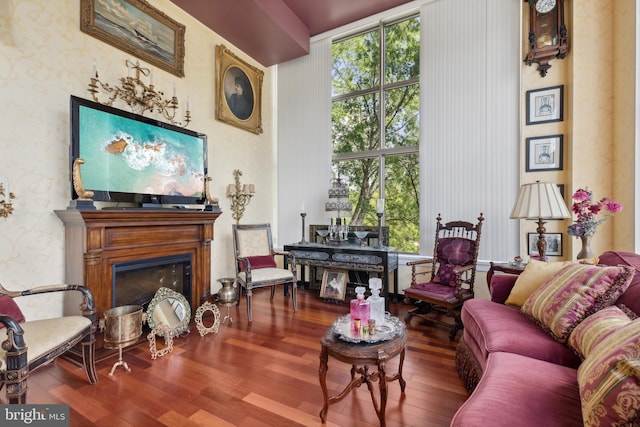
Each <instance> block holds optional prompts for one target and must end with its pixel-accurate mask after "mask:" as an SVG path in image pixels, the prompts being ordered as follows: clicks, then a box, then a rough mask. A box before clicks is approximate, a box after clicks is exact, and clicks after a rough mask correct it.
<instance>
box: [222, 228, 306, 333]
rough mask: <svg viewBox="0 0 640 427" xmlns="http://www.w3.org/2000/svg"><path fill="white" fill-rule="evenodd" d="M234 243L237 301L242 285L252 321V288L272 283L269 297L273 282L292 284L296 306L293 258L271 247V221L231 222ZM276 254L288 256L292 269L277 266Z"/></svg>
mask: <svg viewBox="0 0 640 427" xmlns="http://www.w3.org/2000/svg"><path fill="white" fill-rule="evenodd" d="M233 245H234V250H235V257H236V263H235V264H236V280H237V283H238V301H237V303H238V304H239V303H240V297H241V296H242V295H241V293H242V289H243V288H244V289H246V291H247V318H248V320H249V321H250V322H251V321H252V320H253V316H252V314H251V311H252V310H251V299H252V298H253V289H254V288H261V287H265V286H271V299H272V300H273V295H274V293H275V287H276V285H285V286H287V285H288V284H289V283H291V285H292V291H291V298H292V299H293V311H296V310H297V309H298V302H297V299H296V298H297V293H298V289H297V288H298V284H297V274H296V260H295V257H294V256H293V254H291V253H289V252H277V251H274V250H273V240H272V237H271V225H270V224H248V225H245V224H242V225H240V224H234V225H233ZM275 255H280V256H284V257H287V265H288V266H289V267H290V268H291V269H286V268H280V267H278V266H277V264H276V260H275Z"/></svg>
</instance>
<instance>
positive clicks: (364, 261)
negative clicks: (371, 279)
mask: <svg viewBox="0 0 640 427" xmlns="http://www.w3.org/2000/svg"><path fill="white" fill-rule="evenodd" d="M284 250H285V251H288V252H291V253H292V254H293V255H294V256H295V257H296V263H297V264H298V265H308V266H310V267H324V268H342V269H345V270H354V271H367V272H374V273H377V274H379V275H381V276H382V294H381V296H384V297H385V305H386V307H387V309H388V308H389V296H390V294H389V273H393V291H394V292H393V295H394V296H395V295H397V294H398V252H397V251H396V249H395V248H391V247H387V246H383V247H380V248H376V247H373V246H360V245H356V244H350V243H347V244H342V245H332V244H322V243H311V242H305V243H292V244H289V245H284Z"/></svg>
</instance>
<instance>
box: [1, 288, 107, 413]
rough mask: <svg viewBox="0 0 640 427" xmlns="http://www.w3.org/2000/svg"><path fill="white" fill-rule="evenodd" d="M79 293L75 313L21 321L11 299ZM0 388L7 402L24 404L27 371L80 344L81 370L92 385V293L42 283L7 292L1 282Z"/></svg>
mask: <svg viewBox="0 0 640 427" xmlns="http://www.w3.org/2000/svg"><path fill="white" fill-rule="evenodd" d="M71 291H78V292H81V293H82V296H83V301H82V303H81V304H80V310H81V313H80V311H79V312H78V315H76V316H63V317H59V318H53V319H45V320H34V321H23V320H24V316H23V315H22V312H21V311H20V309H19V308H18V306H17V305H16V304H15V302H14V301H13V299H12V298H15V297H23V296H30V295H38V294H44V293H50V292H71ZM0 323H1V324H2V325H3V326H4V328H2V329H0V342H1V343H2V347H1V348H0V388H2V387H3V386H5V387H6V395H7V401H8V402H9V403H12V404H13V403H21V404H22V403H26V400H27V388H28V386H27V380H28V378H29V373H30V372H31V371H33V370H34V369H36V368H38V367H40V366H42V365H45V364H47V363H49V362H51V361H52V360H54V359H55V358H56V357H58V356H60V355H61V354H63V353H65V352H66V351H67V350H69V349H71V348H72V347H74V346H75V345H76V344H80V346H81V348H82V359H83V365H84V370H85V372H86V374H87V377H88V378H89V382H90V383H91V384H95V383H96V382H97V381H98V376H97V374H96V368H95V331H96V327H97V324H96V311H95V306H94V303H93V295H92V294H91V292H90V291H89V290H88V289H87V288H85V287H82V286H79V285H55V286H42V287H39V288H34V289H30V290H26V291H8V290H6V289H5V288H4V287H2V285H0Z"/></svg>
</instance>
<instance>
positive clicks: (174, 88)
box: [173, 82, 176, 98]
mask: <svg viewBox="0 0 640 427" xmlns="http://www.w3.org/2000/svg"><path fill="white" fill-rule="evenodd" d="M173 97H174V98H175V97H176V82H173Z"/></svg>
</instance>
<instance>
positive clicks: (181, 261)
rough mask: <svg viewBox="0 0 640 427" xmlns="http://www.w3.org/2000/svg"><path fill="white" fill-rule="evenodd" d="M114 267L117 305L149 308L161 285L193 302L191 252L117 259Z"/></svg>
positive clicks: (114, 291) (115, 305)
mask: <svg viewBox="0 0 640 427" xmlns="http://www.w3.org/2000/svg"><path fill="white" fill-rule="evenodd" d="M112 268H113V273H112V277H113V282H112V291H111V296H112V301H111V305H112V306H113V307H118V306H122V305H131V304H133V305H141V306H143V307H146V306H147V304H149V302H151V300H152V299H153V296H154V295H155V293H156V291H157V290H158V289H160V288H169V289H171V290H172V291H175V292H178V293H179V294H182V295H184V296H185V298H186V299H187V301H191V254H188V253H187V254H179V255H172V256H164V257H157V258H151V259H141V260H132V261H125V262H117V263H113V264H112ZM192 309H193V307H192Z"/></svg>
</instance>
